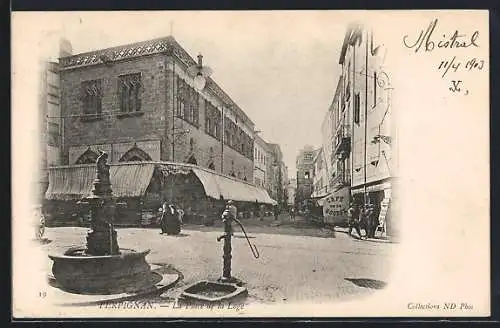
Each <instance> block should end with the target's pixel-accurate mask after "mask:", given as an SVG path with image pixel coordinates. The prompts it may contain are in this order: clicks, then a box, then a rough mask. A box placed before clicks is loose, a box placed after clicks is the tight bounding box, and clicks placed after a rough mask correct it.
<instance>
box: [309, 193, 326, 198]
mask: <svg viewBox="0 0 500 328" xmlns="http://www.w3.org/2000/svg"><path fill="white" fill-rule="evenodd" d="M327 195H328V193H327V192H324V191H321V192H316V191H315V192H313V193H312V194H311V196H310V198H311V199H320V198H323V197H325V196H327Z"/></svg>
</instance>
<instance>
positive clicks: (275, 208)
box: [274, 206, 278, 221]
mask: <svg viewBox="0 0 500 328" xmlns="http://www.w3.org/2000/svg"><path fill="white" fill-rule="evenodd" d="M274 220H275V221H276V220H278V206H276V207H274Z"/></svg>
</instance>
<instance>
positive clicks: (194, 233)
mask: <svg viewBox="0 0 500 328" xmlns="http://www.w3.org/2000/svg"><path fill="white" fill-rule="evenodd" d="M257 221H259V220H258V219H257ZM279 221H280V222H282V223H281V224H279V225H277V224H276V221H274V220H273V218H266V219H265V220H264V221H260V222H259V223H256V222H252V221H251V220H248V221H244V224H246V226H245V228H246V231H247V233H248V235H249V237H250V241H251V242H252V243H254V244H255V245H256V246H257V248H258V250H259V253H260V257H259V258H258V259H255V258H254V257H253V256H252V253H251V251H250V249H249V247H248V243H247V241H246V239H245V238H244V237H243V233H242V232H241V231H240V229H239V228H235V236H234V238H233V239H232V245H233V251H232V255H233V258H232V274H233V276H235V277H238V278H240V279H242V280H243V281H245V282H246V283H247V285H246V287H247V288H248V292H249V296H248V301H249V302H259V303H261V302H266V303H267V302H294V301H307V300H313V299H314V301H315V302H317V301H321V300H325V301H336V300H345V299H346V298H350V297H355V296H356V297H359V296H360V295H368V294H370V293H372V292H375V291H376V290H377V288H381V287H382V286H383V285H384V284H385V283H387V279H388V275H389V274H390V270H391V261H390V260H391V258H392V254H393V251H394V248H395V247H396V245H395V244H391V243H387V242H376V241H370V240H368V241H365V240H363V241H360V240H357V239H355V238H352V237H349V236H348V235H347V234H346V233H345V232H344V231H343V230H341V229H339V230H338V231H336V232H335V233H333V232H332V231H328V230H326V229H319V228H314V227H302V228H296V227H294V226H293V225H294V224H293V222H289V221H288V220H284V219H283V218H280V220H279ZM301 221H303V219H302V218H297V219H296V223H295V225H297V222H301ZM270 225H272V226H270ZM298 225H300V224H298ZM117 231H118V241H119V245H120V247H122V248H133V249H151V253H150V254H149V255H148V256H147V261H148V262H149V263H150V264H170V265H172V266H173V267H175V268H176V269H178V270H179V271H180V272H182V275H183V280H182V281H181V282H180V283H179V284H178V285H177V286H176V287H175V288H173V289H171V290H169V291H167V292H166V293H165V294H164V295H163V297H165V298H175V297H176V296H178V295H179V294H180V292H181V291H182V288H183V287H185V286H186V285H189V284H191V283H194V282H196V281H198V280H201V279H217V278H218V277H219V276H220V275H221V274H222V246H223V242H217V240H216V239H217V236H219V235H220V234H221V233H222V229H221V228H220V227H217V226H214V227H204V226H194V225H193V226H185V227H184V228H183V230H182V233H181V235H179V236H167V235H160V234H159V229H141V228H118V229H117ZM86 232H87V229H86V228H76V227H64V228H62V227H61V228H49V229H47V232H46V236H45V237H46V238H47V239H48V242H47V243H46V244H45V245H40V246H39V247H41V248H42V249H43V250H44V251H46V252H47V253H48V252H50V251H54V250H58V249H65V248H67V247H69V246H74V245H78V244H84V243H85V236H86ZM47 264H48V265H47V269H48V270H50V267H51V261H50V260H49V259H47Z"/></svg>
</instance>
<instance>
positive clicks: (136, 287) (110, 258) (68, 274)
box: [49, 152, 178, 296]
mask: <svg viewBox="0 0 500 328" xmlns="http://www.w3.org/2000/svg"><path fill="white" fill-rule="evenodd" d="M107 158H108V155H107V154H106V153H105V152H101V154H100V156H99V157H98V159H97V161H96V178H95V180H94V182H93V185H94V187H93V190H92V195H91V196H90V197H87V198H85V199H83V200H82V201H80V202H79V203H80V204H81V205H83V206H87V207H88V208H89V210H90V213H91V230H90V231H89V232H88V234H87V238H86V239H87V244H86V245H82V246H79V247H72V248H69V249H67V250H65V251H64V252H63V253H60V254H50V255H49V258H50V259H51V260H52V261H53V266H52V274H53V276H52V277H51V279H52V280H53V282H54V284H53V285H54V286H55V287H57V288H59V289H60V290H63V291H65V292H68V293H73V294H84V295H121V296H125V294H127V295H129V296H130V295H137V294H144V293H151V292H155V291H158V292H161V291H162V290H163V289H165V288H166V287H167V286H170V285H172V284H167V283H165V277H164V276H162V274H161V272H160V273H158V272H155V271H154V270H152V268H151V267H150V265H149V264H148V263H147V262H146V255H148V254H149V252H150V250H144V251H136V250H133V249H124V248H120V247H119V246H118V241H117V233H116V230H115V229H114V227H113V218H114V214H115V208H116V206H117V204H116V202H115V200H114V199H113V192H112V189H111V183H110V178H109V165H108V164H107ZM174 280H175V279H174ZM177 281H178V279H177V280H175V282H174V283H176V282H177Z"/></svg>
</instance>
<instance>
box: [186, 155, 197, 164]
mask: <svg viewBox="0 0 500 328" xmlns="http://www.w3.org/2000/svg"><path fill="white" fill-rule="evenodd" d="M187 163H188V164H194V165H198V161H197V160H196V158H195V157H194V156H193V155H191V156H190V157H189V159H188V160H187Z"/></svg>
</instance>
